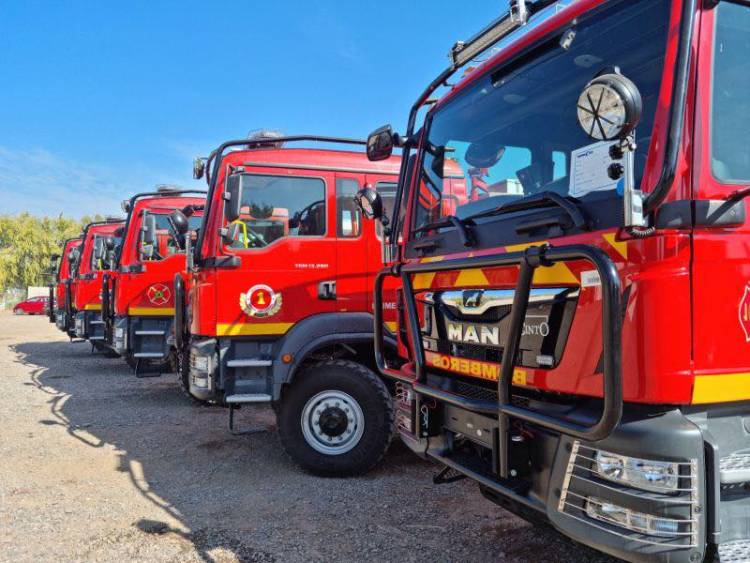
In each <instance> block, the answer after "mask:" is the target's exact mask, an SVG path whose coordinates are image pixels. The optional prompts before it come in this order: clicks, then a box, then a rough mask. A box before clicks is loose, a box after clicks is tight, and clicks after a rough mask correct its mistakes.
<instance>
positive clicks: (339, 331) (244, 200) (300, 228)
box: [175, 136, 398, 475]
mask: <svg viewBox="0 0 750 563" xmlns="http://www.w3.org/2000/svg"><path fill="white" fill-rule="evenodd" d="M317 142H319V143H328V144H331V143H332V144H336V145H344V146H345V147H346V148H347V149H348V150H340V149H338V150H333V149H320V148H305V144H307V145H308V146H309V145H310V144H312V143H317ZM364 144H365V142H364V141H357V140H350V139H340V138H331V137H317V136H295V137H277V138H270V139H269V138H260V139H258V138H255V139H253V140H248V139H244V140H239V141H229V142H226V143H224V144H222V145H221V146H220V147H219V148H218V149H217V150H216V151H214V153H213V154H212V155H211V157H210V158H209V159H208V162H207V163H206V161H205V160H200V159H199V160H197V161H196V167H195V168H196V170H195V176H196V177H201V176H202V175H203V174H204V170H205V169H208V170H210V174H209V175H208V177H207V180H208V184H209V191H208V196H207V200H206V211H205V214H204V216H203V223H202V226H201V229H200V232H199V236H198V239H197V241H196V245H195V248H194V254H193V256H194V260H193V265H192V267H191V270H190V276H189V278H190V281H189V284H188V287H186V288H183V287H181V283H182V282H181V279H180V278H176V282H177V283H176V284H175V294H176V299H177V301H176V312H177V315H176V317H177V318H176V319H175V334H176V338H177V340H178V342H179V346H181V347H182V350H183V351H184V354H183V357H184V360H183V362H182V366H183V372H182V374H181V377H180V381H181V383H182V385H183V386H184V388H186V389H187V390H188V391H189V393H190V394H191V396H193V397H194V398H197V399H199V400H202V401H211V402H218V403H221V404H224V405H227V406H228V407H229V415H230V427H232V425H233V415H234V410H235V409H236V408H237V407H240V406H246V405H252V404H257V403H263V404H270V405H271V406H272V407H273V408H274V410H275V412H276V416H277V426H278V431H279V434H280V437H281V442H282V445H283V447H284V448H285V450H286V451H287V452H288V454H289V455H290V457H291V458H292V459H293V460H294V461H296V462H297V463H298V464H299V465H301V466H302V467H303V468H305V469H307V470H309V471H312V472H314V473H318V474H327V475H349V474H356V473H361V472H363V471H366V470H367V469H369V468H370V467H372V466H373V465H374V464H375V463H377V462H378V461H379V460H380V459H381V457H382V456H383V454H384V452H385V450H386V448H387V446H388V444H389V442H390V440H391V437H392V435H393V408H392V402H391V396H390V394H389V391H388V389H387V387H386V385H385V384H384V382H383V381H382V380H381V379H380V377H379V376H378V375H376V373H375V371H374V370H375V364H374V360H373V351H372V350H373V347H372V338H373V330H372V326H373V325H372V322H373V321H372V290H371V288H372V283H373V277H374V275H375V273H376V272H377V271H378V270H379V269H380V267H381V266H382V255H381V251H382V246H381V241H380V240H379V239H382V233H383V231H382V229H381V226H378V228H377V229H376V227H375V226H374V224H373V223H372V222H369V221H368V222H364V221H363V219H362V216H361V213H360V211H359V209H358V207H357V205H356V202H355V199H354V197H355V195H356V194H357V192H358V191H359V190H360V189H362V188H363V187H365V186H369V187H370V188H371V189H373V190H375V191H376V192H377V193H379V194H380V195H381V197H382V199H383V201H385V202H386V203H385V205H386V208H389V202H392V200H393V196H394V187H395V181H396V178H397V175H398V158H396V157H394V158H392V159H389V160H387V161H384V162H380V163H370V162H369V161H368V160H367V157H366V155H365V153H364V150H361V147H363V146H364ZM292 145H293V146H294V148H293V147H292ZM352 148H353V149H356V150H351V149H352ZM394 301H395V299H393V298H392V299H390V304H391V305H393V304H394ZM181 303H183V304H184V308H183V307H180V304H181ZM388 315H390V316H387V317H386V319H385V322H390V323H393V320H390V319H391V317H392V318H393V319H394V320H395V309H393V308H392V307H391V308H390V309H389V313H388ZM386 331H387V329H386ZM386 343H390V344H391V346H393V345H395V342H394V340H393V338H392V336H391V337H388V338H387V339H386Z"/></svg>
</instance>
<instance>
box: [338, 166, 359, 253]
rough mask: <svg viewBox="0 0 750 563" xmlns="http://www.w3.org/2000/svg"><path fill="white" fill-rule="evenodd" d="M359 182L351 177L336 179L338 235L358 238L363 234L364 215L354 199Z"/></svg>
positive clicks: (339, 236)
mask: <svg viewBox="0 0 750 563" xmlns="http://www.w3.org/2000/svg"><path fill="white" fill-rule="evenodd" d="M358 191H359V182H357V180H353V179H350V178H337V179H336V236H337V237H338V238H357V237H359V235H361V234H362V215H361V212H360V210H359V208H358V207H357V204H356V203H355V201H354V196H355V195H357V192H358Z"/></svg>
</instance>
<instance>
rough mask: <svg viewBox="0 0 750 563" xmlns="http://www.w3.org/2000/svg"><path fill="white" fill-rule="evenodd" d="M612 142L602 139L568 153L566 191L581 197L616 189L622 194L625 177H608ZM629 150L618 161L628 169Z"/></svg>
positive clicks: (630, 154)
mask: <svg viewBox="0 0 750 563" xmlns="http://www.w3.org/2000/svg"><path fill="white" fill-rule="evenodd" d="M612 144H613V143H611V142H607V141H602V142H599V143H594V144H593V145H588V146H585V147H581V148H579V149H575V150H574V151H572V152H571V153H570V188H569V190H568V193H569V194H570V195H572V196H573V197H583V196H584V195H586V194H587V193H590V192H599V191H605V190H617V193H618V194H622V191H623V187H624V185H625V178H624V177H622V178H619V179H617V180H613V179H612V178H610V177H609V166H610V164H612V163H613V162H615V161H614V160H613V159H612V157H611V156H610V155H609V147H610V146H612ZM632 157H633V155H632V153H631V152H629V153H626V154H625V156H624V158H622V159H620V160H619V161H618V162H620V163H621V164H622V165H623V167H624V168H625V170H626V171H627V170H630V168H631V167H630V166H628V164H627V160H626V159H628V158H632Z"/></svg>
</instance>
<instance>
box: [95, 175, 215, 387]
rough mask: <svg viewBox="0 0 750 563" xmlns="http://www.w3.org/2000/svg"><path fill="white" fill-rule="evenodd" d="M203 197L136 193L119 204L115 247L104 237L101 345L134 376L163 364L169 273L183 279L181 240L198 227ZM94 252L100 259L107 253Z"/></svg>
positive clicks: (167, 351)
mask: <svg viewBox="0 0 750 563" xmlns="http://www.w3.org/2000/svg"><path fill="white" fill-rule="evenodd" d="M204 193H205V192H200V191H195V190H178V189H174V188H168V187H165V188H161V189H159V190H157V191H156V192H149V193H140V194H136V195H134V196H133V197H132V198H130V200H128V201H127V202H126V203H125V204H124V205H123V207H124V208H125V209H126V211H127V213H128V216H127V220H126V222H125V225H124V227H123V229H122V235H121V238H122V242H121V244H119V245H117V246H116V248H115V247H114V245H113V244H112V243H113V242H114V241H113V240H112V239H110V248H111V249H112V250H113V251H114V255H115V256H114V259H113V262H112V268H111V270H110V271H107V272H105V273H104V274H103V275H102V286H101V288H102V319H103V320H104V323H105V325H104V327H105V330H104V337H105V339H104V345H106V346H107V347H109V348H110V349H112V350H113V351H114V352H116V353H117V354H119V355H121V356H122V357H124V358H125V359H126V360H127V362H128V364H130V365H131V366H132V367H133V369H134V370H135V373H136V375H143V374H160V373H161V371H162V370H163V369H164V368H165V364H169V360H170V357H171V352H172V349H173V346H172V344H173V337H172V333H173V327H172V320H173V318H174V294H173V291H172V283H173V280H174V276H175V274H179V275H182V276H184V275H185V247H186V239H185V237H186V235H188V233H189V232H190V230H191V229H192V230H193V231H195V230H196V229H197V227H198V225H199V224H200V220H201V216H202V214H203V204H204V203H205V196H203V197H202V196H200V194H204ZM176 211H177V213H175V212H176ZM188 236H189V235H188ZM98 250H99V254H100V257H101V258H104V257H105V256H106V255H107V253H108V252H109V251H110V250H108V249H107V247H101V246H100V247H99V249H98Z"/></svg>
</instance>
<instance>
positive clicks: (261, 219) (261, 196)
mask: <svg viewBox="0 0 750 563" xmlns="http://www.w3.org/2000/svg"><path fill="white" fill-rule="evenodd" d="M232 182H241V183H242V201H241V205H240V217H239V219H237V220H236V221H234V223H236V224H237V225H238V227H239V228H238V229H237V230H236V237H235V239H234V242H233V243H232V244H231V245H230V246H231V247H232V248H236V249H251V248H262V247H265V246H268V245H269V244H271V243H272V242H274V241H277V240H279V239H282V238H286V237H303V236H323V235H325V233H326V202H325V196H326V189H325V183H324V182H323V180H321V179H320V178H301V177H297V176H271V175H256V174H237V175H234V176H230V177H229V179H228V180H227V183H228V184H230V183H232Z"/></svg>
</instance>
